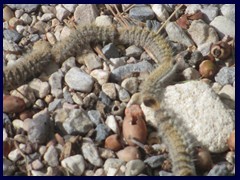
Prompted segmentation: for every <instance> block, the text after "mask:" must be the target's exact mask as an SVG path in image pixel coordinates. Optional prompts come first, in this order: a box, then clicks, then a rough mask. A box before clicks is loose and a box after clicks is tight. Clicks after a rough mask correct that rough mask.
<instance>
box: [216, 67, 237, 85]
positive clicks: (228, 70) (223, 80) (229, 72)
mask: <svg viewBox="0 0 240 180" xmlns="http://www.w3.org/2000/svg"><path fill="white" fill-rule="evenodd" d="M215 81H216V82H218V83H219V84H221V85H222V86H224V85H226V84H233V83H234V82H235V67H223V68H221V69H220V71H219V72H218V73H217V75H216V76H215Z"/></svg>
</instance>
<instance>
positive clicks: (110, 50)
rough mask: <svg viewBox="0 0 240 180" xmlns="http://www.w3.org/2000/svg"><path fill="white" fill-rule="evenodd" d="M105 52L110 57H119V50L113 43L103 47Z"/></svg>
mask: <svg viewBox="0 0 240 180" xmlns="http://www.w3.org/2000/svg"><path fill="white" fill-rule="evenodd" d="M102 52H103V54H104V55H105V56H106V57H107V58H108V59H110V58H118V57H119V52H118V50H117V47H116V46H115V45H114V44H113V43H109V44H107V45H105V46H104V47H103V48H102Z"/></svg>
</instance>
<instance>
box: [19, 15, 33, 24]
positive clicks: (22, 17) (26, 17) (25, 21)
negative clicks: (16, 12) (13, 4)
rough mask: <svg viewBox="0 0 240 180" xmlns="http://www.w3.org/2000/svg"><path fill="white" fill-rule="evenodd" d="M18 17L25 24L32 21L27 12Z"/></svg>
mask: <svg viewBox="0 0 240 180" xmlns="http://www.w3.org/2000/svg"><path fill="white" fill-rule="evenodd" d="M20 19H21V20H22V21H23V23H24V24H25V25H30V24H31V23H32V18H31V16H29V15H28V14H27V13H24V14H23V15H22V16H21V17H20Z"/></svg>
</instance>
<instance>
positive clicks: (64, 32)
mask: <svg viewBox="0 0 240 180" xmlns="http://www.w3.org/2000/svg"><path fill="white" fill-rule="evenodd" d="M71 33H72V31H71V29H70V28H69V27H67V26H64V27H63V29H62V32H61V35H60V40H61V41H62V40H64V39H65V38H66V37H68V36H69V35H70V34H71Z"/></svg>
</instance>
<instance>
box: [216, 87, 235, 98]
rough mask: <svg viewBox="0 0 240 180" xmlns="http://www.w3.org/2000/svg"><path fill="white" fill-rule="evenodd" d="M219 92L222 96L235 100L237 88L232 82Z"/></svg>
mask: <svg viewBox="0 0 240 180" xmlns="http://www.w3.org/2000/svg"><path fill="white" fill-rule="evenodd" d="M218 94H219V96H220V97H221V98H225V99H229V100H232V101H234V102H235V88H234V87H233V86H232V85H230V84H226V85H225V86H223V87H222V89H221V90H220V91H219V93H218Z"/></svg>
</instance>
